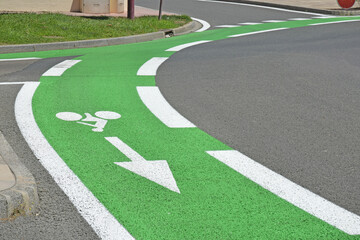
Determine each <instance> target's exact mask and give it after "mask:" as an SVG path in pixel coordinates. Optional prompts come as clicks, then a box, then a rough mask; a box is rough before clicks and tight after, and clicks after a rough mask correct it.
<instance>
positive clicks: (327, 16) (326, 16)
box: [312, 15, 338, 19]
mask: <svg viewBox="0 0 360 240" xmlns="http://www.w3.org/2000/svg"><path fill="white" fill-rule="evenodd" d="M336 17H338V16H329V15H322V16H317V17H312V18H320V19H322V18H336Z"/></svg>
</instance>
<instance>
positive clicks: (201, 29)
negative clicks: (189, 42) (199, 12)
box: [191, 17, 211, 32]
mask: <svg viewBox="0 0 360 240" xmlns="http://www.w3.org/2000/svg"><path fill="white" fill-rule="evenodd" d="M191 19H192V20H195V21H198V22H199V23H201V24H202V28H200V29H199V30H197V31H195V32H203V31H206V30H208V29H209V28H210V27H211V25H210V24H209V23H208V22H207V21H204V20H201V19H198V18H193V17H192V18H191Z"/></svg>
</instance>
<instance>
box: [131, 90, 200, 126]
mask: <svg viewBox="0 0 360 240" xmlns="http://www.w3.org/2000/svg"><path fill="white" fill-rule="evenodd" d="M136 89H137V91H138V94H139V96H140V98H141V100H142V101H143V103H144V104H145V106H146V107H147V108H148V109H149V110H150V111H151V112H152V113H153V114H154V115H155V116H156V117H157V118H158V119H159V120H160V121H161V122H163V123H164V124H165V125H166V126H168V127H170V128H195V127H196V126H195V125H194V124H192V123H191V122H190V121H188V120H187V119H186V118H184V117H183V116H182V115H180V113H178V112H177V111H176V110H175V109H174V108H173V107H172V106H171V105H170V104H169V103H168V102H167V101H166V99H165V98H164V96H163V95H162V94H161V92H160V90H159V88H158V87H136Z"/></svg>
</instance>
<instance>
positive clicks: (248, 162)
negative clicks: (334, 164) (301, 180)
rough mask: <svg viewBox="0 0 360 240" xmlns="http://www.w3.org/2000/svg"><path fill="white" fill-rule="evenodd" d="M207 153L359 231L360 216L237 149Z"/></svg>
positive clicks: (332, 220) (294, 201)
mask: <svg viewBox="0 0 360 240" xmlns="http://www.w3.org/2000/svg"><path fill="white" fill-rule="evenodd" d="M207 153H208V154H210V155H211V156H213V157H214V158H216V159H218V160H219V161H220V162H223V163H224V164H226V165H227V166H229V167H230V168H232V169H234V170H235V171H237V172H238V173H240V174H241V175H244V176H245V177H247V178H248V179H250V180H251V181H253V182H255V183H257V184H259V185H260V186H261V187H263V188H265V189H267V190H269V191H270V192H272V193H274V194H275V195H277V196H279V197H281V198H282V199H284V200H286V201H288V202H290V203H291V204H293V205H295V206H296V207H298V208H301V209H302V210H304V211H306V212H308V213H310V214H311V215H313V216H315V217H317V218H319V219H321V220H323V221H325V222H327V223H328V224H330V225H332V226H334V227H336V228H338V229H340V230H342V231H344V232H346V233H347V234H351V235H357V234H360V217H359V216H358V215H356V214H354V213H351V212H349V211H347V210H346V209H344V208H341V207H339V206H337V205H335V204H333V203H332V202H330V201H328V200H326V199H324V198H322V197H320V196H318V195H316V194H314V193H312V192H310V191H309V190H307V189H305V188H303V187H301V186H299V185H297V184H295V183H294V182H292V181H290V180H288V179H286V178H285V177H283V176H281V175H279V174H277V173H275V172H273V171H272V170H270V169H268V168H266V167H264V166H263V165H261V164H259V163H257V162H255V161H254V160H252V159H250V158H249V157H247V156H245V155H243V154H242V153H240V152H238V151H235V150H224V151H207Z"/></svg>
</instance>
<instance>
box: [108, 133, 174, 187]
mask: <svg viewBox="0 0 360 240" xmlns="http://www.w3.org/2000/svg"><path fill="white" fill-rule="evenodd" d="M105 139H106V140H107V141H109V142H110V143H111V144H112V145H113V146H114V147H116V148H117V149H118V150H119V151H120V152H122V153H123V154H124V155H125V156H126V157H127V158H129V159H130V160H131V162H115V164H116V165H118V166H120V167H123V168H125V169H127V170H129V171H131V172H133V173H135V174H138V175H140V176H142V177H144V178H146V179H148V180H150V181H152V182H155V183H157V184H159V185H161V186H163V187H165V188H167V189H169V190H171V191H174V192H177V193H180V190H179V188H178V186H177V184H176V181H175V178H174V176H173V174H172V172H171V170H170V167H169V165H168V163H167V161H165V160H155V161H147V160H146V159H145V158H143V157H142V156H141V155H140V154H138V153H137V152H136V151H134V150H133V149H132V148H131V147H129V146H128V145H126V143H124V142H123V141H121V140H120V139H119V138H118V137H106V138H105Z"/></svg>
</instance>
